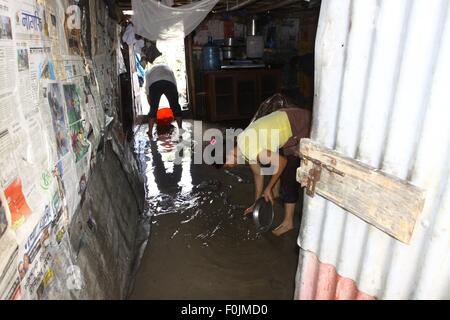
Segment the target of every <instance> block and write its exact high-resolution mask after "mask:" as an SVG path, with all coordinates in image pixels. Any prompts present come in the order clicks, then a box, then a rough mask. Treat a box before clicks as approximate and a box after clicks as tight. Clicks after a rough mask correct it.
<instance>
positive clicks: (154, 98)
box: [145, 64, 183, 138]
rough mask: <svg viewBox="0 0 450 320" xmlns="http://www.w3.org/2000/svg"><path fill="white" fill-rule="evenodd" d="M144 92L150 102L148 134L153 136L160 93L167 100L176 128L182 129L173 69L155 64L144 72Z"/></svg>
mask: <svg viewBox="0 0 450 320" xmlns="http://www.w3.org/2000/svg"><path fill="white" fill-rule="evenodd" d="M145 81H146V84H145V90H146V91H145V93H146V94H147V99H148V103H149V104H150V114H149V116H150V123H149V131H148V135H149V136H150V138H152V137H153V128H154V126H155V123H156V116H157V113H158V109H159V103H160V102H161V97H162V95H165V96H166V97H167V100H169V103H170V108H171V109H172V111H173V114H174V116H175V120H176V121H177V124H178V128H179V129H180V131H181V130H182V128H183V127H182V124H183V119H182V111H181V106H180V102H179V94H178V88H177V80H176V78H175V75H174V73H173V71H172V70H171V69H170V68H169V66H167V65H165V64H157V65H155V66H154V67H152V68H151V69H150V70H148V71H147V72H146V73H145Z"/></svg>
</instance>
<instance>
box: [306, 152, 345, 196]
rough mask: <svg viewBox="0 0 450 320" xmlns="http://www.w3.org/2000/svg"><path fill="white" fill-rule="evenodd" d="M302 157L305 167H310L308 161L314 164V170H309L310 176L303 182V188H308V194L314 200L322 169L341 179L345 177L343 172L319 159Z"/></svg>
mask: <svg viewBox="0 0 450 320" xmlns="http://www.w3.org/2000/svg"><path fill="white" fill-rule="evenodd" d="M300 157H301V158H302V160H303V164H304V165H308V161H311V162H312V163H313V164H314V166H313V168H312V169H311V170H309V172H308V175H307V176H305V177H303V178H302V180H301V186H302V187H303V188H306V194H307V195H308V196H310V197H312V198H314V196H315V195H316V186H317V183H319V181H320V177H321V175H322V169H325V170H327V171H329V172H331V173H335V174H337V175H340V176H341V177H344V176H345V174H344V173H343V172H341V171H339V170H336V169H335V168H333V167H332V166H329V165H327V164H325V163H323V162H321V161H319V160H317V159H313V158H311V157H308V156H305V155H300Z"/></svg>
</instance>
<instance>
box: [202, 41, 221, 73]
mask: <svg viewBox="0 0 450 320" xmlns="http://www.w3.org/2000/svg"><path fill="white" fill-rule="evenodd" d="M220 64H221V61H220V47H218V46H216V45H215V44H214V43H213V41H212V38H211V37H210V38H209V41H208V43H207V44H206V45H205V46H204V47H203V49H202V65H203V70H204V71H211V70H218V69H220Z"/></svg>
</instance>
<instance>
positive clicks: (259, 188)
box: [244, 163, 264, 214]
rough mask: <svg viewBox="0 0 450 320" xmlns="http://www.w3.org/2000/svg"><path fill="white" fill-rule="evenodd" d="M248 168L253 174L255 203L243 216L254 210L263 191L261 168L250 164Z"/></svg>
mask: <svg viewBox="0 0 450 320" xmlns="http://www.w3.org/2000/svg"><path fill="white" fill-rule="evenodd" d="M250 168H251V169H252V172H253V178H254V181H255V202H254V203H253V204H252V205H251V206H250V208H248V209H247V210H245V212H244V213H245V214H250V213H252V212H253V210H254V209H255V204H256V201H257V200H258V199H259V198H261V196H262V194H263V191H264V176H263V175H262V174H261V167H260V166H259V164H257V163H256V164H250Z"/></svg>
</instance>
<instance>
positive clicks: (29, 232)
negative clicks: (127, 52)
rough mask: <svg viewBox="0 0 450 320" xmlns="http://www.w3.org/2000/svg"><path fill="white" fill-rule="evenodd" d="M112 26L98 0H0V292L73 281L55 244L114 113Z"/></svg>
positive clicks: (24, 293) (36, 292) (21, 293)
mask: <svg viewBox="0 0 450 320" xmlns="http://www.w3.org/2000/svg"><path fill="white" fill-rule="evenodd" d="M119 32H120V30H119V26H118V25H117V23H116V22H115V21H113V20H112V19H110V18H109V16H108V13H107V8H106V6H105V4H104V2H103V1H102V0H0V299H42V298H45V295H46V292H48V290H50V289H49V288H51V287H52V286H60V287H62V286H69V287H70V286H71V285H76V281H75V280H76V279H77V278H76V275H77V273H78V272H79V270H78V269H77V268H76V266H71V265H70V262H69V263H68V264H67V263H66V264H65V265H64V268H61V267H58V265H60V260H61V257H59V256H58V255H57V254H55V252H59V251H58V250H60V249H61V248H60V246H68V248H66V249H64V250H66V251H67V250H70V245H68V240H67V237H68V229H69V228H68V226H69V224H70V222H71V220H72V219H73V216H74V214H75V213H76V212H77V209H78V208H79V207H80V204H81V202H82V201H83V200H84V192H85V190H86V185H87V182H88V180H89V177H90V172H91V169H92V166H93V164H94V163H95V161H96V157H97V154H96V150H97V147H98V145H99V143H100V141H101V138H102V134H103V133H104V130H105V123H106V122H107V119H109V117H111V116H114V115H115V114H116V108H117V103H118V98H117V97H118V84H117V78H118V77H117V73H118V65H117V60H118V59H117V55H118V54H119V52H120V50H119V47H118V41H119V40H118V39H119ZM64 250H63V251H64ZM68 255H69V256H70V254H68ZM69 261H70V258H69ZM71 279H75V280H74V281H75V283H70V281H71Z"/></svg>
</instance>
